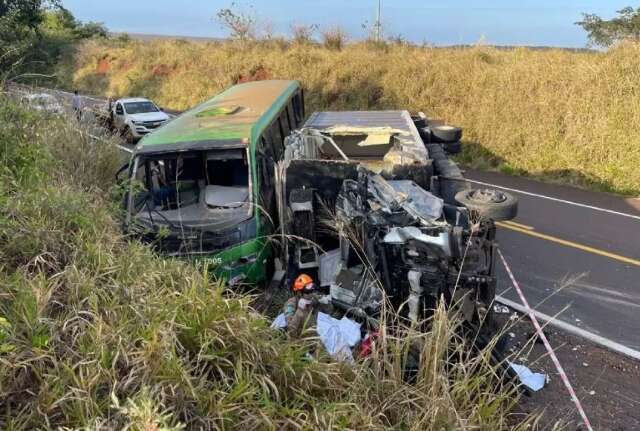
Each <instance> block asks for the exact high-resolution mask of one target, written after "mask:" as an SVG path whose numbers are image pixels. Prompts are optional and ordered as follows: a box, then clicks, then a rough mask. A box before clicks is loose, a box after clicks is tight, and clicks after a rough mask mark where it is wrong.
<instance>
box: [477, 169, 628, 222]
mask: <svg viewBox="0 0 640 431" xmlns="http://www.w3.org/2000/svg"><path fill="white" fill-rule="evenodd" d="M465 180H467V182H470V183H475V184H480V185H482V186H490V187H495V188H497V189H502V190H507V191H510V192H514V193H520V194H523V195H527V196H533V197H536V198H542V199H549V200H550V201H555V202H561V203H563V204H568V205H575V206H578V207H582V208H588V209H591V210H594V211H602V212H606V213H610V214H615V215H619V216H622V217H629V218H632V219H635V220H640V216H637V215H633V214H627V213H623V212H620V211H614V210H610V209H606V208H600V207H596V206H593V205H587V204H581V203H580V202H574V201H568V200H565V199H560V198H554V197H551V196H545V195H541V194H538V193H532V192H525V191H524V190H518V189H512V188H511V187H505V186H499V185H497V184H491V183H485V182H483V181H477V180H470V179H469V178H465Z"/></svg>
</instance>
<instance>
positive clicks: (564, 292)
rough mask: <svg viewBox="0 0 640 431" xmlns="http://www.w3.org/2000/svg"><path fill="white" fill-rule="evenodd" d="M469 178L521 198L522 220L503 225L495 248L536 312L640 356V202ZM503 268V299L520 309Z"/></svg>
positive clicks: (502, 178) (472, 174)
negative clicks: (497, 245) (603, 338)
mask: <svg viewBox="0 0 640 431" xmlns="http://www.w3.org/2000/svg"><path fill="white" fill-rule="evenodd" d="M465 177H466V178H468V179H469V180H471V181H472V182H473V181H475V182H476V183H475V184H473V185H474V186H477V187H483V186H484V184H481V183H486V184H492V185H497V186H502V187H505V188H508V189H511V190H509V191H510V192H511V193H513V194H514V195H516V196H517V197H518V199H519V212H518V217H517V218H516V219H515V220H513V221H512V222H509V223H500V226H499V228H498V241H499V244H500V249H501V250H502V252H503V253H504V255H505V257H506V259H507V262H508V263H509V265H510V267H511V269H512V271H513V273H514V275H515V277H516V279H517V280H518V282H519V284H520V286H521V287H522V288H523V290H524V294H525V296H526V297H527V299H528V301H529V303H530V305H531V307H532V308H534V309H536V310H538V311H540V312H542V313H544V314H547V315H550V316H556V317H557V318H558V319H560V320H561V321H563V322H566V323H568V324H571V325H573V326H576V327H578V328H581V329H583V330H585V331H588V332H591V333H593V334H596V335H600V336H602V337H605V338H606V339H608V340H611V341H614V342H616V343H620V344H622V345H624V346H627V347H629V348H631V349H634V350H638V351H640V200H638V199H623V198H620V197H617V196H614V195H610V194H606V193H595V192H588V191H584V190H580V189H576V188H572V187H566V186H558V185H552V184H544V183H540V182H537V181H532V180H528V179H524V178H520V177H510V176H506V175H502V174H498V173H490V172H478V171H472V170H468V171H466V173H465ZM515 190H518V191H519V192H517V191H515ZM498 267H499V271H498V277H499V281H498V293H499V294H500V295H501V296H502V297H504V298H506V299H509V300H512V301H514V302H518V303H521V301H520V300H519V298H518V295H517V293H516V292H515V290H514V289H513V288H512V283H511V281H510V280H509V278H508V276H507V274H506V272H505V270H504V267H503V265H502V264H498Z"/></svg>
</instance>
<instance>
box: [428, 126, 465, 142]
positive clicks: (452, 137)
mask: <svg viewBox="0 0 640 431" xmlns="http://www.w3.org/2000/svg"><path fill="white" fill-rule="evenodd" d="M429 129H430V130H431V142H437V143H441V144H448V143H450V142H458V141H459V140H460V138H462V129H461V128H460V127H455V126H446V125H438V126H436V125H433V126H429Z"/></svg>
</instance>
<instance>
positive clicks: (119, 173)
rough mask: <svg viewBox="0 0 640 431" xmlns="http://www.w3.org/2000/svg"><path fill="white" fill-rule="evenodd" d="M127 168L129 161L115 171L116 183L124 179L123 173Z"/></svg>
mask: <svg viewBox="0 0 640 431" xmlns="http://www.w3.org/2000/svg"><path fill="white" fill-rule="evenodd" d="M128 170H129V163H125V164H124V165H123V166H122V167H121V168H120V169H119V170H118V172H116V183H118V184H120V183H122V181H123V180H124V178H123V173H124V172H127V171H128Z"/></svg>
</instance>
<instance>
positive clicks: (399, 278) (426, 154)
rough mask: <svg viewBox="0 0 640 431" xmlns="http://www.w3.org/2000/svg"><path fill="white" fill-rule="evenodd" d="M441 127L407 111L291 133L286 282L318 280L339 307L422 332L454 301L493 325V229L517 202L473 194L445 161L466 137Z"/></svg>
mask: <svg viewBox="0 0 640 431" xmlns="http://www.w3.org/2000/svg"><path fill="white" fill-rule="evenodd" d="M439 127H440V126H439V125H436V126H433V125H431V126H430V124H429V121H428V120H427V119H425V118H424V116H422V117H418V118H416V117H413V118H412V117H411V116H410V114H409V113H408V112H407V111H378V112H370V111H367V112H317V113H314V114H312V115H311V116H310V117H309V119H308V120H307V122H306V123H305V124H304V126H303V127H302V128H301V129H300V130H297V131H294V132H292V134H291V135H290V136H289V137H288V138H287V139H286V141H285V154H284V158H283V160H282V161H280V162H279V164H278V167H277V172H276V181H275V184H276V193H277V207H278V219H279V223H280V231H281V234H282V237H283V241H282V244H283V251H282V254H283V260H284V261H285V262H287V266H286V275H287V277H288V278H289V279H291V278H292V277H294V276H295V275H296V274H298V273H299V272H306V273H311V274H313V275H314V276H316V277H317V280H319V283H320V285H321V286H322V287H324V288H325V289H328V291H329V292H330V294H331V298H332V301H333V303H334V305H337V306H338V307H340V308H342V309H343V310H344V311H349V312H350V313H351V314H352V315H355V316H360V317H362V318H365V319H373V320H374V321H375V320H376V319H377V318H378V317H379V316H380V314H381V311H382V309H383V301H385V300H388V301H389V302H390V304H391V305H392V306H393V308H394V309H395V310H397V311H399V314H400V316H402V317H403V318H406V319H408V320H409V321H411V322H414V323H418V322H423V321H424V320H425V319H426V318H428V317H429V315H430V313H431V311H432V310H433V309H434V308H435V307H436V305H437V303H438V301H440V300H442V299H444V301H446V303H447V304H452V303H455V304H457V306H459V308H460V310H461V314H462V315H463V316H464V319H465V321H467V322H469V323H471V324H478V323H479V322H490V321H491V320H492V316H491V312H492V311H491V303H492V301H493V299H494V297H495V288H496V277H495V251H496V242H495V235H496V228H495V224H494V221H495V220H507V219H511V218H513V217H515V215H516V212H517V202H516V200H515V199H514V198H513V197H512V196H510V195H508V194H506V193H502V192H500V191H496V190H488V189H484V190H472V189H471V188H470V187H469V185H468V183H467V182H465V180H464V178H463V176H462V174H461V171H460V169H459V168H458V167H457V165H456V164H455V163H454V162H452V161H451V160H449V158H448V157H447V154H446V151H445V150H448V149H449V148H450V147H451V146H452V144H455V143H456V142H457V141H459V139H460V134H461V132H460V130H459V129H456V128H446V129H442V128H441V127H440V128H439ZM442 130H444V131H445V132H446V133H449V135H447V134H446V133H445V135H444V138H443V136H442V135H440V139H431V137H432V136H433V132H435V134H439V132H441V131H442ZM452 131H453V132H452ZM450 132H451V133H450ZM447 136H450V139H446V138H447ZM447 140H449V141H450V142H446V141H447ZM425 141H427V142H426V143H425ZM458 145H459V144H458ZM448 147H449V148H448Z"/></svg>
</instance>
